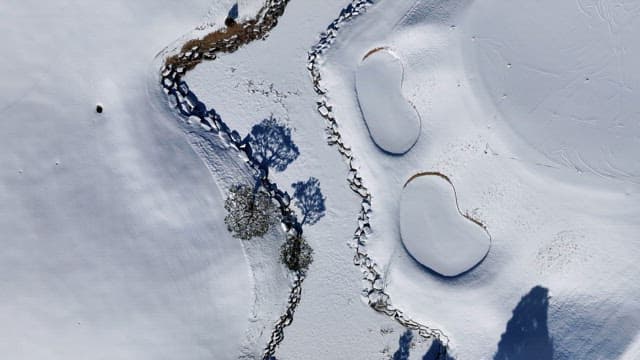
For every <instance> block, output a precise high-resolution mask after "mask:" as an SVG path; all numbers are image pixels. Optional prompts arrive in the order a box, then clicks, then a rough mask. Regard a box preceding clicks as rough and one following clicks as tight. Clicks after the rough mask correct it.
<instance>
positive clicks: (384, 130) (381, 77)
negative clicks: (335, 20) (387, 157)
mask: <svg viewBox="0 0 640 360" xmlns="http://www.w3.org/2000/svg"><path fill="white" fill-rule="evenodd" d="M403 78H404V65H402V62H401V61H400V59H399V58H398V57H397V56H395V55H394V54H393V53H392V52H391V51H390V50H388V49H383V48H378V49H374V50H371V51H370V52H369V53H367V54H366V55H365V57H364V58H363V59H362V63H361V64H360V65H359V66H358V68H357V70H356V92H357V94H358V103H359V104H360V109H361V110H362V115H363V118H364V120H365V122H366V123H367V129H369V134H370V135H371V138H372V139H373V141H374V142H375V143H376V144H377V145H378V146H379V147H380V148H381V149H382V150H384V151H387V152H390V153H392V154H404V153H406V152H407V151H409V150H410V149H411V147H413V145H414V144H415V143H416V141H418V137H419V136H420V116H419V115H418V113H417V112H416V109H415V108H414V107H413V106H412V105H411V104H410V103H408V102H407V99H406V98H405V97H404V95H403V93H402V82H403Z"/></svg>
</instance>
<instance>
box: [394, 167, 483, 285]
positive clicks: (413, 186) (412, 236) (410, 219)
mask: <svg viewBox="0 0 640 360" xmlns="http://www.w3.org/2000/svg"><path fill="white" fill-rule="evenodd" d="M400 233H401V236H402V242H403V243H404V246H405V247H406V249H407V251H409V253H410V254H411V256H413V258H414V259H416V260H417V261H418V262H419V263H421V264H422V265H424V266H426V267H428V268H429V269H431V270H433V271H435V272H437V273H438V274H440V275H443V276H457V275H460V274H462V273H464V272H465V271H468V270H470V269H472V268H473V267H475V266H476V265H478V264H479V263H480V262H481V261H482V260H483V259H484V258H485V256H486V255H487V253H488V252H489V247H490V245H491V238H490V236H489V233H488V232H487V231H486V230H485V228H484V227H483V225H482V224H480V223H479V222H478V221H476V220H473V219H471V218H468V217H467V216H465V215H463V214H462V213H461V212H460V210H459V209H458V202H457V198H456V193H455V189H454V188H453V184H452V183H451V181H449V179H448V178H447V177H446V176H444V175H442V174H439V173H423V174H418V175H416V176H414V177H412V178H411V179H409V181H408V182H407V184H406V185H405V187H404V190H403V192H402V198H401V202H400Z"/></svg>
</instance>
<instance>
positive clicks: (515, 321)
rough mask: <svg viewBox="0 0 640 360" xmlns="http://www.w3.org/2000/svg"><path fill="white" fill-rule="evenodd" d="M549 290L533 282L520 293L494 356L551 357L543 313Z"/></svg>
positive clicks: (510, 359) (500, 359)
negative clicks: (534, 285) (531, 286)
mask: <svg viewBox="0 0 640 360" xmlns="http://www.w3.org/2000/svg"><path fill="white" fill-rule="evenodd" d="M548 310H549V290H548V289H546V288H543V287H541V286H536V287H534V288H533V289H531V291H529V293H528V294H527V295H525V296H523V297H522V299H521V300H520V302H519V303H518V305H517V306H516V308H515V309H514V310H513V316H512V317H511V320H509V322H508V323H507V329H506V331H505V332H504V333H503V334H502V337H501V338H500V342H499V343H498V351H497V352H496V354H495V355H494V357H493V359H494V360H516V359H517V360H552V359H553V341H552V340H551V338H549V328H548V327H547V314H548Z"/></svg>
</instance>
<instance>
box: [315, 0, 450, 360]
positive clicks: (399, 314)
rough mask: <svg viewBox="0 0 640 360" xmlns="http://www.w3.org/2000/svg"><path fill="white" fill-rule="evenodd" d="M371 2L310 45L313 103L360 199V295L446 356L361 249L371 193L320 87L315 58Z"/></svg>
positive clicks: (349, 9)
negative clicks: (394, 298) (389, 291)
mask: <svg viewBox="0 0 640 360" xmlns="http://www.w3.org/2000/svg"><path fill="white" fill-rule="evenodd" d="M373 4H374V3H373V1H372V0H352V1H351V2H350V3H349V4H348V5H347V6H346V7H345V8H343V9H342V11H341V12H340V15H339V16H338V18H336V19H335V20H334V21H333V22H332V23H331V24H329V26H328V27H327V30H326V31H325V32H323V33H321V34H320V39H319V41H318V42H317V43H316V44H315V45H314V46H313V47H312V48H311V50H310V51H309V55H308V58H307V69H308V70H309V74H310V75H311V79H312V83H313V89H314V91H315V92H316V94H317V95H319V96H320V98H319V99H318V101H317V102H316V105H317V110H318V112H319V113H320V115H321V116H322V117H323V118H324V119H325V121H326V126H327V127H326V133H327V142H328V144H329V145H331V146H334V145H335V146H337V148H338V152H340V154H341V155H342V158H343V159H344V161H345V162H346V163H347V164H348V166H349V174H348V176H347V181H348V183H349V187H350V188H351V190H352V191H353V192H355V193H356V194H357V195H358V196H359V197H360V198H361V207H360V213H359V214H358V227H357V228H356V230H355V232H354V234H353V241H354V243H353V244H352V246H353V247H354V248H355V250H356V254H355V256H354V264H355V265H356V266H360V269H361V271H362V273H363V280H364V283H365V284H366V287H365V288H364V289H363V292H362V294H363V296H365V297H366V299H367V301H368V303H369V306H371V307H372V308H373V309H374V310H376V311H377V312H380V313H383V314H385V315H387V316H390V317H392V318H393V319H395V320H396V321H397V322H398V323H400V324H401V325H402V326H404V327H406V328H407V329H411V330H414V331H416V332H417V333H418V335H420V336H421V337H423V338H426V339H429V338H432V339H436V340H438V341H440V342H441V343H442V345H443V346H442V347H441V350H440V353H439V354H438V357H439V358H442V359H444V358H446V353H447V348H448V344H449V338H448V337H447V336H446V335H445V334H444V332H442V331H441V330H440V329H435V328H430V327H428V326H426V325H423V324H420V323H418V322H416V321H415V320H412V319H411V318H409V317H408V316H407V315H406V314H405V313H404V312H403V311H402V310H400V309H397V308H395V307H394V306H393V304H392V303H391V298H390V296H389V294H387V293H386V291H385V290H384V280H383V277H382V275H381V271H380V268H379V266H378V265H377V264H376V263H375V261H374V260H373V259H372V258H371V257H370V256H369V255H368V253H367V250H366V248H365V245H366V241H367V237H368V235H369V234H371V232H372V229H371V224H370V221H369V220H370V214H371V212H372V208H371V193H370V192H369V190H368V188H367V187H366V186H365V185H364V184H363V179H362V177H361V176H360V173H359V171H358V166H357V161H356V159H355V157H354V156H353V152H352V150H351V148H350V147H349V146H347V145H346V144H345V143H344V141H343V138H342V135H341V134H340V130H339V125H338V121H337V120H336V118H335V116H334V115H333V113H332V109H333V107H332V105H330V104H329V102H328V99H327V97H326V95H327V90H326V89H324V88H323V87H322V86H321V82H322V76H321V75H320V67H319V60H320V58H321V56H322V55H323V54H324V53H325V52H326V51H327V50H328V49H329V48H330V47H331V45H332V44H333V42H334V41H335V39H336V38H337V35H338V31H339V29H340V27H341V26H342V25H344V24H345V23H347V22H348V21H350V20H352V19H354V18H355V17H357V16H359V15H361V14H363V13H364V12H365V11H366V9H367V8H368V7H369V6H372V5H373Z"/></svg>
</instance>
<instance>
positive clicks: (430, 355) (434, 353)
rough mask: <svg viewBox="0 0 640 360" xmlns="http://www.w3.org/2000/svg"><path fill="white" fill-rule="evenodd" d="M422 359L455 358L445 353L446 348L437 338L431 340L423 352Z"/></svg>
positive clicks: (439, 359) (443, 359) (450, 359)
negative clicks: (425, 351)
mask: <svg viewBox="0 0 640 360" xmlns="http://www.w3.org/2000/svg"><path fill="white" fill-rule="evenodd" d="M422 360H455V359H454V358H453V357H451V356H450V355H448V354H447V349H446V348H445V347H444V346H443V345H442V343H441V342H440V341H439V340H433V342H432V343H431V346H430V347H429V350H427V353H426V354H424V356H423V357H422Z"/></svg>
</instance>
